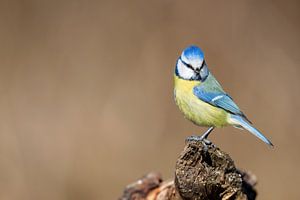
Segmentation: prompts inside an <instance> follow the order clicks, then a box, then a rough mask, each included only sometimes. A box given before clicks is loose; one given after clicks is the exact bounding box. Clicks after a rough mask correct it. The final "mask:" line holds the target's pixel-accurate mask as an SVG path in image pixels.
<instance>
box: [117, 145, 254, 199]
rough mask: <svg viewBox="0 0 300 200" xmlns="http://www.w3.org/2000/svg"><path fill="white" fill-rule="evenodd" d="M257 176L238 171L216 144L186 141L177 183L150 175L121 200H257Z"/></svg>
mask: <svg viewBox="0 0 300 200" xmlns="http://www.w3.org/2000/svg"><path fill="white" fill-rule="evenodd" d="M255 184H256V177H255V175H253V174H251V173H249V172H245V171H241V170H238V169H237V168H236V167H235V165H234V162H233V160H232V159H231V158H230V156H229V155H228V154H227V153H225V152H223V151H222V150H220V149H219V148H218V147H216V146H215V145H213V144H205V143H204V142H201V141H196V140H192V139H191V140H187V141H186V145H185V148H184V150H183V151H182V152H181V154H180V156H179V158H178V159H177V162H176V167H175V178H174V181H173V180H171V181H163V180H162V177H161V175H160V174H159V173H149V174H148V175H146V176H144V177H143V178H141V179H139V180H138V181H136V182H135V183H132V184H130V185H128V186H127V187H126V188H125V190H124V193H123V195H122V197H120V200H208V199H214V200H246V199H249V200H254V199H255V197H256V191H255V189H254V186H255Z"/></svg>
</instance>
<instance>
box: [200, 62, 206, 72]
mask: <svg viewBox="0 0 300 200" xmlns="http://www.w3.org/2000/svg"><path fill="white" fill-rule="evenodd" d="M204 65H205V60H203V62H202V65H201V67H200V70H201V69H202V68H203V67H204Z"/></svg>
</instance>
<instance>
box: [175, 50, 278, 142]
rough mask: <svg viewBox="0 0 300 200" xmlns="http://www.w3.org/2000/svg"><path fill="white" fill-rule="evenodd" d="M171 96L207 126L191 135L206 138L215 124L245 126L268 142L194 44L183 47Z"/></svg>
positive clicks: (188, 115)
mask: <svg viewBox="0 0 300 200" xmlns="http://www.w3.org/2000/svg"><path fill="white" fill-rule="evenodd" d="M174 98H175V102H176V104H177V106H178V107H179V109H180V111H181V112H182V113H183V114H184V116H185V118H187V119H188V120H190V121H192V122H193V123H194V124H196V125H198V126H201V127H209V128H208V130H207V131H206V132H204V133H203V134H202V135H201V136H196V137H194V138H193V139H196V140H200V141H204V142H209V140H208V139H207V138H208V136H209V134H210V133H211V132H212V131H213V130H214V128H215V127H225V126H230V125H231V126H234V127H236V128H241V129H246V130H247V131H249V132H250V133H252V134H253V135H254V136H256V137H258V138H259V139H260V140H262V141H263V142H264V143H266V144H268V145H269V146H273V144H272V142H271V141H270V140H269V139H267V138H266V137H265V136H264V135H263V134H262V133H261V132H260V131H259V130H258V129H256V128H255V127H254V126H253V125H252V122H251V121H250V120H249V119H248V118H247V117H246V115H245V114H244V113H243V112H242V111H241V110H240V108H239V107H238V106H237V105H236V103H235V102H234V101H233V99H232V97H231V96H229V94H227V93H226V92H225V91H224V90H223V88H222V87H221V85H220V84H219V82H218V81H217V80H216V78H215V77H214V76H213V74H212V73H211V72H210V70H209V69H208V66H207V64H206V61H205V59H204V53H203V51H202V50H201V49H200V48H199V47H198V46H195V45H191V46H189V47H187V48H186V49H184V50H183V52H182V53H181V55H180V57H179V58H178V59H177V62H176V66H175V72H174Z"/></svg>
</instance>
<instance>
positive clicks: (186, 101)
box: [174, 75, 228, 127]
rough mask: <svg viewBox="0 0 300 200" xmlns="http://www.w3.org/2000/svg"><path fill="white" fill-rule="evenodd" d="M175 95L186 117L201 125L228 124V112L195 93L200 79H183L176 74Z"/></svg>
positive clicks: (218, 125)
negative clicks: (203, 99)
mask: <svg viewBox="0 0 300 200" xmlns="http://www.w3.org/2000/svg"><path fill="white" fill-rule="evenodd" d="M174 83H175V87H174V95H175V101H176V104H177V105H178V107H179V109H180V110H181V111H182V112H183V114H184V115H185V117H186V118H187V119H189V120H191V121H192V122H194V123H195V124H197V125H200V126H214V127H222V126H226V125H228V122H227V118H228V113H227V112H226V111H224V110H223V109H221V108H217V107H215V106H212V105H210V104H208V103H206V102H204V101H202V100H200V99H199V98H198V97H196V96H195V95H194V94H193V88H194V87H195V86H196V85H199V84H201V83H200V82H199V81H190V80H183V79H180V78H178V77H177V76H176V75H174Z"/></svg>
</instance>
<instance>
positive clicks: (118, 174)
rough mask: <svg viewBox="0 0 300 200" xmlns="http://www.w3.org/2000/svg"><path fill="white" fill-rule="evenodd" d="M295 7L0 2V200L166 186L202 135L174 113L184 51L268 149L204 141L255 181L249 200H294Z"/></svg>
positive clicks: (104, 194)
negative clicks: (139, 182)
mask: <svg viewBox="0 0 300 200" xmlns="http://www.w3.org/2000/svg"><path fill="white" fill-rule="evenodd" d="M299 10H300V4H299V1H279V0H277V1H258V0H256V1H254V0H249V1H238V0H236V1H214V2H212V1H209V0H205V1H179V0H178V1H174V0H164V1H161V0H156V1H96V0H95V1H92V0H91V1H76V0H73V1H71V0H65V1H58V0H55V1H44V0H29V1H21V0H20V1H3V0H2V1H0V93H1V95H0V156H1V157H0V177H1V178H0V199H4V200H6V199H11V200H21V199H22V200H27V199H28V200H29V199H30V200H31V199H43V200H48V199H49V200H50V199H51V200H53V199H57V200H64V199H72V200H73V199H95V200H96V199H105V200H106V199H116V198H117V197H118V196H120V194H121V193H122V190H123V189H124V186H125V185H127V184H128V183H130V182H132V181H134V180H135V179H137V178H138V177H140V176H142V175H143V174H145V173H147V172H149V171H160V172H161V173H162V174H163V175H164V177H165V178H172V177H173V169H174V164H175V161H176V158H177V156H178V154H179V153H180V151H181V150H182V148H183V146H184V139H185V137H187V136H189V135H192V134H201V133H202V132H203V131H204V130H205V129H204V128H199V127H196V126H194V125H193V124H192V123H190V122H188V121H187V120H185V119H184V118H183V116H182V115H181V113H180V112H179V110H178V109H177V107H176V106H175V103H174V101H173V70H174V66H175V61H176V59H177V57H178V56H179V55H180V53H181V51H182V49H183V48H185V47H186V46H188V45H190V44H196V45H199V46H200V47H201V48H202V49H203V50H204V51H205V54H206V60H207V63H208V65H209V67H210V69H211V71H212V72H213V73H214V75H215V76H216V77H217V79H218V80H219V81H220V82H221V84H222V85H223V87H224V88H225V90H226V91H227V92H228V93H230V94H231V96H233V98H234V99H235V101H236V102H237V103H238V104H239V105H240V107H241V108H242V110H243V111H244V112H245V113H246V114H247V115H248V117H249V118H250V119H251V120H252V121H253V122H254V124H255V125H256V127H258V128H259V129H260V130H262V132H264V133H265V135H266V136H268V137H269V138H270V139H271V140H272V142H273V143H274V144H275V148H274V149H270V148H268V146H266V145H265V144H263V143H262V142H261V141H259V140H258V139H256V138H255V137H253V136H252V135H250V134H248V133H247V132H246V131H241V130H238V129H234V128H232V127H228V128H223V129H217V130H216V131H215V132H214V133H213V134H212V136H211V139H212V140H213V141H214V142H215V143H216V144H217V145H218V146H220V147H221V148H222V149H223V150H225V151H227V152H228V153H229V154H230V155H231V156H232V158H233V159H234V160H235V162H236V164H237V166H239V167H241V168H244V169H248V170H251V171H252V172H254V173H255V174H256V175H257V176H258V178H259V184H258V186H257V188H258V191H259V196H258V199H299V198H300V194H299V189H298V187H299V184H300V181H299V179H300V175H299V171H298V170H299V164H300V156H299V153H300V146H299V142H300V141H299V138H300V136H299V131H298V129H299V126H297V123H299V120H300V118H299V111H300V109H299V106H300V93H299V86H300V79H299V75H300V69H299V65H300V60H299V50H300V47H299V44H300V37H299V34H300V27H299V25H300V12H299Z"/></svg>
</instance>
